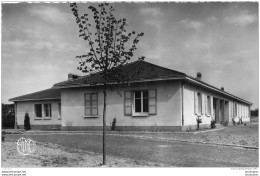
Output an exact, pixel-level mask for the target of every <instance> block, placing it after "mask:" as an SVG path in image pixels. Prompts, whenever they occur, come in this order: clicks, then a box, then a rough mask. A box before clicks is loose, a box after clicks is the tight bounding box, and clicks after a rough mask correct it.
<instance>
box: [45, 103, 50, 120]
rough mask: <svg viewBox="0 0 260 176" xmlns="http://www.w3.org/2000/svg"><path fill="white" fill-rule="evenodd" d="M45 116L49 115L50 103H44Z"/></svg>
mask: <svg viewBox="0 0 260 176" xmlns="http://www.w3.org/2000/svg"><path fill="white" fill-rule="evenodd" d="M44 113H45V117H51V104H44Z"/></svg>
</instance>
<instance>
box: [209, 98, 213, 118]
mask: <svg viewBox="0 0 260 176" xmlns="http://www.w3.org/2000/svg"><path fill="white" fill-rule="evenodd" d="M210 108H211V110H210V112H211V116H212V117H213V114H214V112H213V97H210Z"/></svg>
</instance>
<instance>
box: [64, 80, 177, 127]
mask: <svg viewBox="0 0 260 176" xmlns="http://www.w3.org/2000/svg"><path fill="white" fill-rule="evenodd" d="M144 89H156V90H157V114H156V115H149V116H147V117H134V116H125V115H124V91H132V90H144ZM95 92H98V117H92V118H89V117H84V93H95ZM119 93H120V94H119ZM61 106H62V127H64V128H66V126H67V125H69V124H70V122H71V123H72V126H77V127H83V126H92V127H95V126H102V124H103V120H102V119H103V118H102V113H103V93H102V91H101V90H100V89H97V88H93V87H92V88H91V87H88V88H68V89H62V90H61ZM106 111H107V112H106V125H107V126H111V124H112V121H113V118H116V121H117V122H116V126H117V127H121V128H123V127H131V126H132V127H136V126H138V127H147V126H150V127H156V126H166V127H167V126H181V125H182V124H181V89H180V81H168V82H166V81H161V82H149V83H139V84H137V85H135V86H131V87H128V88H126V89H124V90H121V91H119V92H118V91H117V90H114V91H108V92H107V109H106Z"/></svg>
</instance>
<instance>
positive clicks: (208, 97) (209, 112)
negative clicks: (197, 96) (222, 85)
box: [206, 95, 212, 116]
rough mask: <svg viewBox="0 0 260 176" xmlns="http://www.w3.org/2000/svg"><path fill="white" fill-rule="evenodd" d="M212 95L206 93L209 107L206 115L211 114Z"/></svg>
mask: <svg viewBox="0 0 260 176" xmlns="http://www.w3.org/2000/svg"><path fill="white" fill-rule="evenodd" d="M211 98H212V97H211V96H209V95H206V104H207V105H206V107H207V109H206V115H207V116H211Z"/></svg>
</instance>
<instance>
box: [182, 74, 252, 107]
mask: <svg viewBox="0 0 260 176" xmlns="http://www.w3.org/2000/svg"><path fill="white" fill-rule="evenodd" d="M186 80H188V81H190V82H192V83H193V84H196V85H200V86H203V87H205V88H207V89H210V90H214V91H216V92H218V93H220V94H223V95H226V96H228V97H231V98H233V99H236V100H238V101H241V102H243V103H245V104H248V105H250V106H252V105H253V103H251V102H248V101H246V100H243V99H242V98H239V97H237V96H235V95H232V94H230V93H228V92H225V91H222V90H220V89H218V88H216V87H214V86H211V85H209V84H206V83H203V82H201V81H198V80H196V79H194V78H192V77H189V76H187V77H186Z"/></svg>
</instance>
